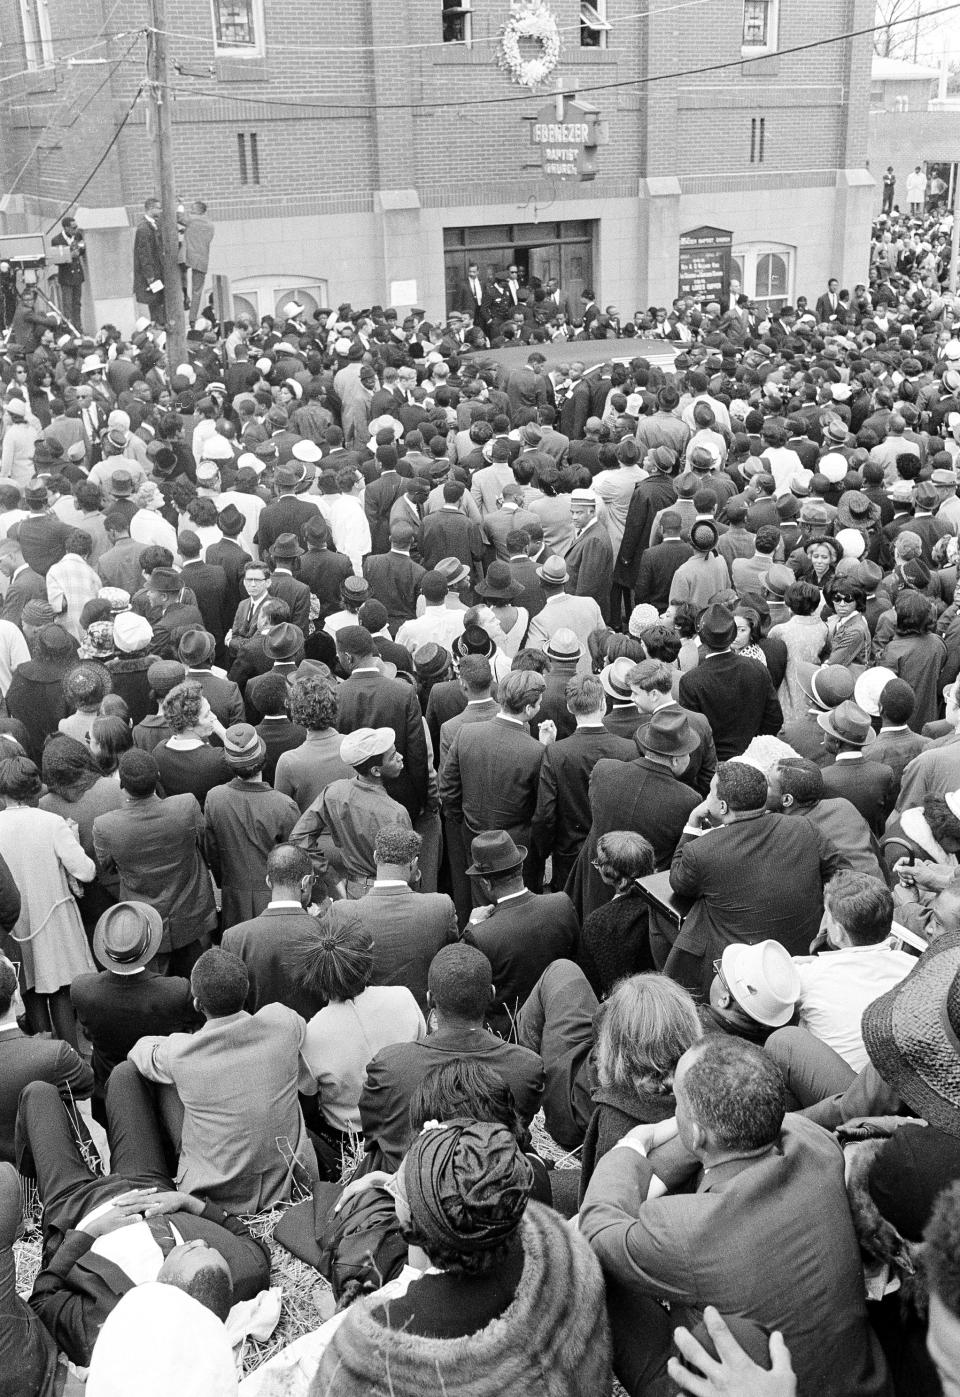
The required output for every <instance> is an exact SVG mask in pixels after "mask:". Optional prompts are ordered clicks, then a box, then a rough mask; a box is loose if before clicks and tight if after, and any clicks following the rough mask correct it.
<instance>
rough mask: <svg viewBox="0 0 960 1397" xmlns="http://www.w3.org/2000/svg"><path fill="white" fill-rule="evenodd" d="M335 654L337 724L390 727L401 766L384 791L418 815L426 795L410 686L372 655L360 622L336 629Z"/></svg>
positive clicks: (344, 728)
mask: <svg viewBox="0 0 960 1397" xmlns="http://www.w3.org/2000/svg"><path fill="white" fill-rule="evenodd" d="M337 656H338V658H339V660H340V664H341V667H342V668H343V670H344V672H345V673H346V674H347V675H348V678H347V680H346V682H345V683H343V684H341V686H340V689H339V693H338V697H337V728H338V730H339V731H340V732H344V733H349V732H353V731H354V730H355V729H356V728H364V727H371V728H392V729H393V731H394V734H395V737H396V749H397V752H398V753H399V755H400V756H401V757H402V758H403V771H402V772H401V773H400V775H399V776H397V777H391V778H389V779H388V780H387V781H385V782H384V786H385V789H386V792H387V794H388V795H390V796H392V797H393V799H394V800H396V801H399V802H400V804H401V805H402V806H404V808H405V809H406V811H407V813H408V814H409V816H410V819H411V820H414V821H415V820H417V819H418V817H419V816H420V814H421V812H422V811H423V809H424V807H425V805H426V800H427V741H426V737H425V735H424V731H423V715H422V714H421V712H420V703H419V700H418V699H417V695H416V693H415V691H414V690H413V689H412V688H411V687H410V685H409V684H406V683H404V681H403V680H402V679H388V678H387V677H386V676H385V675H384V674H383V672H382V669H381V661H380V659H379V657H377V655H376V647H375V646H374V643H373V636H372V635H371V634H370V632H369V631H368V630H366V629H365V628H364V627H363V626H345V627H344V628H343V629H342V630H340V631H338V632H337Z"/></svg>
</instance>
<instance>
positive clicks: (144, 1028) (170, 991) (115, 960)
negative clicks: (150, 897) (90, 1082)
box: [70, 902, 201, 1125]
mask: <svg viewBox="0 0 960 1397" xmlns="http://www.w3.org/2000/svg"><path fill="white" fill-rule="evenodd" d="M162 940H163V917H162V916H161V915H160V913H159V912H158V911H157V909H156V908H155V907H151V906H150V905H149V904H148V903H146V902H118V903H116V904H115V905H114V906H113V907H108V908H107V910H106V912H104V914H103V916H102V917H101V918H100V920H99V921H98V922H97V925H96V927H95V929H94V933H93V954H94V955H95V956H96V958H97V960H98V961H99V962H100V964H101V966H102V967H103V969H102V970H100V971H91V972H89V973H88V974H85V975H78V976H77V978H76V979H75V980H74V981H73V983H72V984H71V986H70V999H71V1002H72V1004H73V1007H74V1010H75V1011H76V1015H77V1019H78V1021H79V1023H80V1025H81V1027H82V1028H83V1031H84V1033H85V1034H86V1036H87V1038H88V1039H89V1041H90V1044H91V1046H92V1048H93V1055H92V1057H91V1066H92V1068H93V1078H94V1087H93V1115H94V1119H95V1120H98V1121H99V1122H100V1124H101V1125H104V1124H106V1111H105V1101H106V1094H107V1079H108V1077H109V1076H110V1073H111V1072H112V1071H113V1069H114V1068H115V1067H116V1066H117V1065H118V1064H119V1063H121V1062H123V1060H124V1059H125V1058H126V1056H127V1053H128V1052H129V1051H130V1049H131V1048H132V1047H133V1045H134V1043H135V1042H136V1041H137V1039H138V1038H140V1037H141V1036H142V1035H143V1034H144V1032H147V1033H192V1032H193V1031H194V1030H195V1029H196V1028H199V1026H200V1022H201V1020H200V1016H199V1015H198V1013H197V1011H196V1009H195V1008H194V1006H193V997H192V995H191V993H190V981H189V980H186V979H184V978H183V977H181V976H179V975H161V974H160V972H159V971H158V969H157V966H156V956H157V952H158V951H159V949H160V943H161V941H162Z"/></svg>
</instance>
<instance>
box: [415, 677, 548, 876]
mask: <svg viewBox="0 0 960 1397" xmlns="http://www.w3.org/2000/svg"><path fill="white" fill-rule="evenodd" d="M545 687H546V684H545V680H544V678H543V676H542V675H540V674H535V673H533V672H531V671H529V670H517V671H513V672H511V673H510V674H508V675H507V677H506V678H505V679H503V680H502V681H501V683H500V686H499V689H498V691H497V702H498V704H499V711H498V713H497V715H496V717H495V718H492V719H491V720H490V721H489V722H486V723H474V724H468V725H464V726H461V727H460V729H459V730H458V731H457V733H456V734H455V736H454V739H453V742H452V743H451V744H450V750H449V753H448V755H447V759H446V761H445V762H444V765H443V767H442V769H441V771H440V802H441V805H442V807H443V813H444V815H445V816H446V818H447V819H448V820H451V821H453V822H454V824H456V825H461V826H462V827H463V844H462V852H461V849H460V848H458V849H457V850H456V854H457V855H459V856H460V857H462V858H464V860H465V857H466V855H467V854H468V853H469V847H468V846H469V841H470V840H471V839H473V838H475V837H476V835H478V834H481V833H482V832H483V831H484V830H489V829H501V830H506V831H507V833H509V834H510V835H511V836H512V838H513V839H514V841H515V842H516V843H517V844H522V845H524V846H525V847H526V848H529V846H530V826H531V823H532V820H533V816H534V811H535V810H536V804H537V789H538V781H539V776H540V764H541V762H542V761H543V752H544V749H543V747H542V745H541V744H540V743H539V742H538V741H537V740H536V738H534V737H531V736H530V733H529V731H528V725H529V724H530V723H531V722H533V720H534V719H535V718H536V717H537V714H538V713H539V711H540V704H541V701H542V698H543V691H544V689H545ZM453 856H454V850H451V857H453ZM464 871H465V870H464ZM525 873H526V877H527V879H528V882H529V884H530V885H532V886H536V882H537V870H536V867H535V864H534V861H533V860H530V861H529V862H528V863H527V865H526V868H525ZM477 891H478V889H474V895H475V897H476V893H477Z"/></svg>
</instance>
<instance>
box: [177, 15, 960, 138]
mask: <svg viewBox="0 0 960 1397" xmlns="http://www.w3.org/2000/svg"><path fill="white" fill-rule="evenodd" d="M957 10H960V0H954V3H952V4H950V5H945V6H943V7H942V8H941V9H939V10H937V11H935V12H933V13H932V14H931V16H930V17H931V18H936V17H937V16H939V15H945V14H951V13H954V12H955V11H957ZM908 23H913V16H906V17H905V18H903V19H898V20H891V21H890V22H889V23H885V24H870V25H865V26H864V27H863V28H861V29H848V30H846V31H844V33H842V34H833V35H830V36H828V37H827V38H824V39H811V40H809V41H807V42H806V43H803V44H793V45H791V46H790V47H787V48H781V49H777V51H776V54H775V57H777V58H785V57H789V56H790V55H791V54H794V53H809V52H810V51H811V50H813V49H818V48H826V47H827V46H829V45H830V44H841V43H845V42H846V41H847V40H848V39H860V38H863V37H864V36H865V35H867V34H875V33H876V32H877V30H878V29H890V28H893V27H894V26H896V25H898V24H908ZM170 37H184V36H176V35H172V36H170ZM768 56H769V55H767V54H763V55H758V56H757V58H744V57H743V56H741V57H739V58H734V59H729V60H726V61H724V62H722V63H710V64H705V65H702V66H699V67H696V68H680V69H677V70H675V71H674V72H672V73H654V74H653V75H652V76H650V77H645V78H624V79H620V80H617V81H614V82H597V83H577V84H576V90H577V92H578V93H593V92H611V91H616V90H623V89H625V88H635V87H648V86H649V85H650V84H652V83H657V82H674V81H676V80H677V79H678V78H695V77H703V76H704V75H705V74H707V73H722V72H725V71H728V70H729V69H731V68H743V67H744V66H746V65H747V64H749V63H757V62H761V61H765V60H766V59H767V58H768ZM171 90H172V91H176V92H179V93H181V94H183V95H186V96H191V95H192V96H195V97H216V98H219V99H220V100H223V98H224V96H225V94H224V93H223V91H221V90H218V89H213V88H190V87H171ZM552 95H553V94H551V93H549V92H543V93H541V94H540V97H541V100H546V99H548V98H549V97H550V96H552ZM536 96H537V94H536V93H533V92H524V93H521V94H519V95H516V96H514V95H512V94H511V95H510V96H507V97H482V98H479V99H478V100H477V101H475V102H471V103H470V104H469V105H470V107H471V108H475V107H494V106H504V105H510V104H513V105H516V104H517V103H520V102H523V103H529V102H531V101H533V100H536ZM239 100H241V101H242V102H243V103H244V105H251V104H252V105H255V106H261V107H292V108H295V109H297V110H299V111H312V110H322V111H329V110H330V109H335V110H336V111H338V112H365V113H370V112H373V111H375V112H376V113H377V114H378V115H379V114H380V113H381V112H391V111H435V110H438V109H442V108H446V107H463V106H464V102H463V98H462V97H457V98H450V99H443V98H441V99H439V100H422V101H419V102H365V103H362V104H360V103H353V104H350V103H344V102H338V101H327V102H309V101H302V102H296V101H293V102H290V101H283V100H282V99H277V98H273V97H250V96H248V95H247V94H246V93H244V94H243V95H242V97H240V98H239Z"/></svg>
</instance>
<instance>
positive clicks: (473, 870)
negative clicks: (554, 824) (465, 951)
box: [463, 830, 580, 1037]
mask: <svg viewBox="0 0 960 1397" xmlns="http://www.w3.org/2000/svg"><path fill="white" fill-rule="evenodd" d="M470 854H471V857H472V859H473V862H472V864H471V865H470V867H469V868H468V869H467V874H468V876H469V877H471V878H473V879H474V880H475V881H476V882H477V883H478V884H479V886H480V891H481V892H482V894H483V896H484V898H485V899H487V900H488V905H485V906H482V907H477V908H476V909H475V910H474V911H473V913H472V914H471V916H470V920H469V922H468V923H467V925H466V927H465V929H464V933H463V940H464V941H465V942H466V943H467V944H468V945H470V946H476V947H477V948H478V949H479V950H481V951H482V952H483V953H484V955H485V956H486V957H487V959H488V960H489V961H490V966H491V969H492V971H493V992H494V1000H493V1005H492V1007H491V1009H490V1011H489V1012H488V1015H487V1020H488V1022H489V1024H490V1027H491V1028H492V1029H493V1030H494V1032H496V1033H500V1034H501V1035H503V1036H505V1037H509V1035H510V1032H511V1029H512V1027H513V1025H514V1023H515V1021H516V1018H517V1015H518V1014H519V1012H520V1008H521V1006H522V1005H523V1004H524V1002H525V1001H526V998H527V996H528V995H529V993H530V991H531V990H532V989H533V987H534V985H535V984H536V983H537V981H538V980H539V978H540V976H541V975H542V974H543V972H544V971H545V970H546V968H547V966H548V965H550V964H551V963H552V962H553V961H555V960H572V959H573V958H574V957H575V955H576V948H577V940H578V937H579V931H580V927H579V923H578V921H577V914H576V912H575V911H574V910H573V903H572V902H571V901H570V899H569V897H567V895H566V893H563V892H553V893H541V894H539V895H538V894H536V893H532V892H531V891H530V889H529V888H526V887H524V883H523V861H524V859H525V858H526V854H527V851H526V849H524V848H523V846H522V845H521V846H519V847H518V846H517V845H516V844H515V843H514V842H513V840H512V839H511V838H510V836H509V834H507V833H506V832H505V831H503V830H486V831H485V832H484V833H483V834H478V835H477V837H476V838H475V839H474V840H473V842H472V843H471V846H470Z"/></svg>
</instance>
